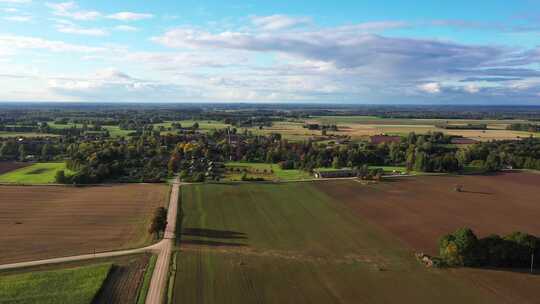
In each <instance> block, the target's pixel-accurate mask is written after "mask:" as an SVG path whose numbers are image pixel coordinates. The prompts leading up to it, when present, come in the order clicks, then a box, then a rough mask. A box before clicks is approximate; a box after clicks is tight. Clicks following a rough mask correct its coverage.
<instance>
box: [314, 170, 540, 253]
mask: <svg viewBox="0 0 540 304" xmlns="http://www.w3.org/2000/svg"><path fill="white" fill-rule="evenodd" d="M456 185H463V187H464V191H463V192H456V191H455V190H454V189H455V186H456ZM318 187H319V188H320V189H321V190H323V191H324V192H325V193H327V194H328V195H330V196H331V197H334V198H336V199H337V201H339V202H343V203H344V204H346V205H347V206H348V207H350V208H351V210H352V211H353V212H355V213H356V214H358V216H360V217H361V218H362V219H364V220H367V221H370V222H373V223H374V224H376V225H378V226H380V227H383V228H384V229H386V230H387V231H389V232H390V233H392V234H394V235H396V236H397V237H398V238H400V239H401V240H402V241H404V242H405V243H406V244H408V245H409V246H410V247H412V248H413V249H415V250H416V251H423V252H426V253H430V254H437V253H438V247H437V242H438V239H439V238H440V237H441V236H443V235H444V234H447V233H450V232H453V231H455V230H456V229H458V228H461V227H470V228H472V229H473V230H474V231H475V233H476V234H477V235H479V236H486V235H489V234H492V233H497V234H502V235H504V234H508V233H511V232H513V231H524V232H528V233H531V234H535V235H540V221H539V220H538V216H539V215H540V200H539V197H538V194H539V193H540V174H534V173H501V174H497V175H491V176H419V177H413V178H400V179H397V180H393V181H388V182H382V183H378V184H372V185H362V184H360V183H358V182H354V181H331V182H320V183H318Z"/></svg>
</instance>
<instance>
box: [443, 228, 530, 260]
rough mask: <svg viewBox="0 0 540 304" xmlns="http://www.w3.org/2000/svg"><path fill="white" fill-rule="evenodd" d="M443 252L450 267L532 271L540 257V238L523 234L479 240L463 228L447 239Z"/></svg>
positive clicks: (493, 236)
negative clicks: (530, 269) (535, 261)
mask: <svg viewBox="0 0 540 304" xmlns="http://www.w3.org/2000/svg"><path fill="white" fill-rule="evenodd" d="M439 251H440V258H441V259H442V261H443V263H444V264H446V265H448V266H468V267H529V266H530V265H531V260H532V258H533V256H539V254H540V238H538V237H536V236H533V235H530V234H527V233H523V232H514V233H511V234H509V235H507V236H504V237H501V236H499V235H495V234H494V235H490V236H488V237H485V238H478V237H477V236H476V235H475V234H474V232H473V231H472V230H471V229H469V228H462V229H458V230H457V231H456V232H454V233H452V234H448V235H445V236H443V237H442V238H441V239H440V241H439Z"/></svg>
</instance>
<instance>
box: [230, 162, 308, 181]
mask: <svg viewBox="0 0 540 304" xmlns="http://www.w3.org/2000/svg"><path fill="white" fill-rule="evenodd" d="M225 166H226V167H228V168H238V169H240V170H244V169H245V170H248V173H247V176H248V177H261V178H264V179H266V180H300V179H308V178H312V175H311V174H309V173H308V172H305V171H302V170H295V169H291V170H283V169H281V167H280V166H279V165H276V164H266V163H249V162H228V163H226V164H225ZM264 170H266V173H264ZM241 177H242V173H236V172H235V173H228V174H226V175H225V179H224V180H230V181H237V180H240V179H241Z"/></svg>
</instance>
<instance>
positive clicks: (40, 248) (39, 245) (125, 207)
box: [0, 185, 168, 264]
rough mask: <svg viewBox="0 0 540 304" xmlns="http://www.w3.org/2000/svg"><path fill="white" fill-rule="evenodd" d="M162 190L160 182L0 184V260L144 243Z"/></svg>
mask: <svg viewBox="0 0 540 304" xmlns="http://www.w3.org/2000/svg"><path fill="white" fill-rule="evenodd" d="M167 191H168V187H167V186H163V185H115V186H99V187H82V188H75V187H56V186H31V187H27V186H0V192H1V193H2V196H1V197H0V205H1V206H2V214H1V215H0V229H1V230H2V231H4V232H3V233H2V235H0V247H1V248H3V249H2V255H1V256H0V263H1V264H7V263H13V262H23V261H31V260H38V259H46V258H54V257H64V256H70V255H77V254H83V253H93V252H102V251H110V250H118V249H127V248H137V247H143V246H144V245H148V244H150V243H151V242H152V235H149V234H148V232H147V229H148V226H149V223H150V221H151V215H152V212H153V210H154V209H155V208H156V207H159V206H164V205H165V204H166V202H167V196H168V193H167Z"/></svg>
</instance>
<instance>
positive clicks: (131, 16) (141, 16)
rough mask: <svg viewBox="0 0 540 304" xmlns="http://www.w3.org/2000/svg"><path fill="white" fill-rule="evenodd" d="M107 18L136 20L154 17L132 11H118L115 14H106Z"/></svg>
mask: <svg viewBox="0 0 540 304" xmlns="http://www.w3.org/2000/svg"><path fill="white" fill-rule="evenodd" d="M107 18H109V19H114V20H119V21H137V20H143V19H150V18H154V15H152V14H142V13H133V12H119V13H116V14H112V15H108V16H107Z"/></svg>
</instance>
